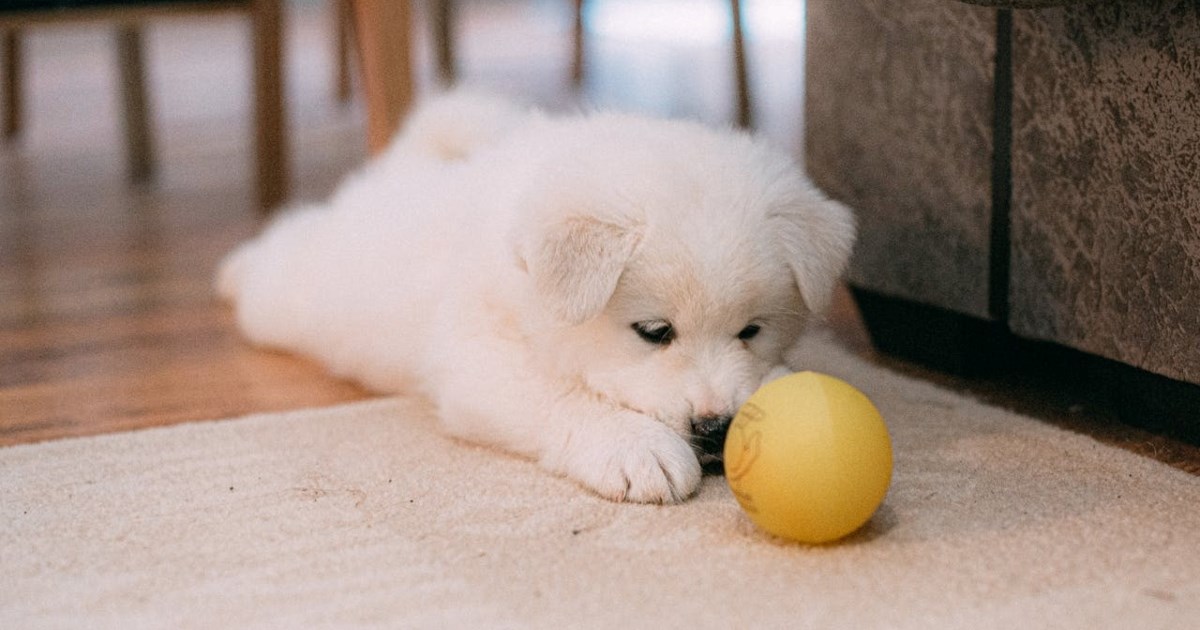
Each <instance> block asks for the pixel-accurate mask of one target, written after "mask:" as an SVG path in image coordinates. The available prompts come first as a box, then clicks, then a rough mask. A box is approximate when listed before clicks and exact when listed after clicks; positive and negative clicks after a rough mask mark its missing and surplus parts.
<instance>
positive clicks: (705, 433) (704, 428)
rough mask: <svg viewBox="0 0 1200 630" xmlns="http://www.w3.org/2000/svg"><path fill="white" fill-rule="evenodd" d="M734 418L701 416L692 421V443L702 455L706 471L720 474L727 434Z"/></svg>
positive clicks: (701, 461)
mask: <svg viewBox="0 0 1200 630" xmlns="http://www.w3.org/2000/svg"><path fill="white" fill-rule="evenodd" d="M732 420H733V416H701V417H699V418H693V419H692V443H693V444H695V446H696V450H698V451H699V452H700V453H699V455H700V463H701V464H702V465H703V466H704V469H705V471H707V472H711V473H718V474H719V473H720V472H722V471H723V470H724V468H723V466H722V462H721V460H722V457H721V453H722V451H723V450H724V448H725V434H726V433H729V423H730V422H731V421H732Z"/></svg>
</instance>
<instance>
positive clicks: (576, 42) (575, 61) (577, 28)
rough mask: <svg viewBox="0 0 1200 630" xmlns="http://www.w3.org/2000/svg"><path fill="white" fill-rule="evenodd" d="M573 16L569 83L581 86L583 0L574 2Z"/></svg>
mask: <svg viewBox="0 0 1200 630" xmlns="http://www.w3.org/2000/svg"><path fill="white" fill-rule="evenodd" d="M574 4H575V15H574V21H573V23H572V24H571V83H572V84H573V85H575V86H576V87H578V86H580V85H582V84H583V52H584V50H583V36H584V28H583V0H574Z"/></svg>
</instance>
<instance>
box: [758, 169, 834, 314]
mask: <svg viewBox="0 0 1200 630" xmlns="http://www.w3.org/2000/svg"><path fill="white" fill-rule="evenodd" d="M806 192H807V193H808V194H806V195H804V196H803V197H802V198H801V199H798V200H795V201H794V202H793V203H790V204H787V206H785V207H783V208H779V209H777V210H775V211H773V212H772V213H771V214H770V218H771V220H772V221H774V222H775V223H776V234H777V235H778V236H779V239H780V242H781V244H782V247H783V251H784V256H785V258H786V260H787V262H788V265H789V266H791V268H792V273H793V274H794V275H795V277H796V284H797V286H798V287H799V288H800V297H802V298H803V299H804V303H805V305H806V306H808V309H809V310H810V311H811V312H813V313H819V312H822V311H824V310H825V309H826V308H828V307H829V303H830V301H831V299H832V297H833V288H834V286H835V285H836V284H837V282H838V279H839V278H840V277H841V275H842V273H843V272H844V271H845V270H846V265H847V263H848V262H849V261H850V252H851V250H852V249H853V247H854V237H855V225H854V215H853V214H852V213H851V212H850V209H849V208H847V207H846V206H844V205H842V204H840V203H838V202H836V201H833V200H832V199H829V198H827V197H825V196H824V195H822V194H821V193H820V192H818V191H816V190H815V189H811V188H810V189H809V190H808V191H806Z"/></svg>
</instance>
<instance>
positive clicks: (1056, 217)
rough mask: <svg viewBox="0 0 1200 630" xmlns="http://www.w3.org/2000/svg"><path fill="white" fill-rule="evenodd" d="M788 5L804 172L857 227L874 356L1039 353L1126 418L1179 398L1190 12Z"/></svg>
mask: <svg viewBox="0 0 1200 630" xmlns="http://www.w3.org/2000/svg"><path fill="white" fill-rule="evenodd" d="M1045 4H1062V5H1065V6H1059V7H1052V8H1039V9H1012V8H995V6H979V5H1009V6H1022V5H1024V6H1029V5H1045ZM808 6H809V9H808V18H809V22H808V48H807V53H806V54H807V77H808V79H807V87H806V131H807V140H806V142H807V144H806V162H807V167H808V170H809V172H810V174H811V175H812V177H813V179H814V181H815V182H816V183H817V185H818V186H820V187H821V188H823V189H824V190H826V191H827V192H828V193H829V194H830V195H831V196H833V197H835V198H837V199H839V200H841V201H843V202H845V203H847V204H848V205H850V206H851V207H853V208H854V209H855V210H856V212H857V214H858V216H859V220H860V229H861V232H862V236H861V242H860V245H859V249H858V250H857V251H856V253H855V257H854V259H853V262H852V264H851V270H850V274H849V279H850V283H851V285H852V288H853V289H854V290H855V293H856V295H858V296H859V298H860V305H861V306H862V307H863V310H864V318H865V319H866V321H867V324H868V327H869V328H870V329H871V332H872V335H873V338H874V339H875V340H876V342H877V344H878V345H879V346H881V347H882V348H884V349H886V350H893V351H898V352H900V353H901V354H905V353H906V351H909V352H908V353H909V354H913V355H914V356H916V357H917V358H922V353H924V356H929V347H930V346H934V345H938V344H941V345H942V346H949V347H944V348H942V351H943V354H942V355H939V356H941V357H943V358H944V357H945V356H956V357H957V359H958V360H957V361H949V362H946V361H943V362H942V365H949V366H951V367H964V366H970V365H974V364H979V363H983V364H986V363H987V362H989V361H996V362H999V358H998V357H997V356H996V354H995V352H994V351H995V350H996V349H997V348H1001V347H1003V348H1008V347H1015V346H1017V345H1020V343H1021V342H1023V341H1036V342H1050V343H1051V344H1053V345H1054V346H1056V347H1061V348H1067V349H1070V350H1071V351H1072V352H1076V351H1077V352H1078V353H1079V355H1080V356H1081V357H1083V358H1084V359H1085V360H1086V359H1089V358H1095V359H1096V361H1092V362H1091V364H1092V365H1105V366H1107V368H1111V369H1106V370H1105V375H1104V376H1103V377H1102V378H1098V379H1097V383H1098V386H1102V387H1108V386H1110V385H1112V384H1113V383H1115V384H1116V385H1115V386H1116V387H1117V388H1118V389H1120V388H1124V389H1125V391H1127V392H1129V394H1128V396H1130V397H1132V398H1130V400H1132V401H1135V402H1131V403H1129V404H1127V405H1126V407H1128V408H1131V409H1133V408H1136V407H1138V406H1139V405H1141V406H1142V407H1146V404H1148V403H1147V401H1151V402H1154V401H1155V399H1163V398H1164V397H1167V398H1173V399H1175V400H1176V401H1178V400H1186V401H1189V404H1190V402H1191V401H1200V394H1198V392H1200V388H1198V387H1197V385H1196V384H1198V383H1200V5H1198V4H1197V3H1195V2H1190V1H1175V2H1157V1H1152V2H1144V1H1139V0H1122V1H1114V2H1085V3H1071V2H1058V3H1055V2H1036V1H1034V2H1028V1H1027V2H1024V3H1011V2H1010V3H1005V2H977V3H973V4H968V3H964V2H957V1H955V0H914V1H909V2H904V3H894V2H887V1H886V0H809V2H808ZM1031 345H1032V344H1031ZM955 353H957V354H955ZM976 367H978V366H976ZM983 367H985V368H986V367H987V366H986V365H984V366H983ZM1147 388H1149V389H1147ZM1135 390H1136V391H1135ZM1158 402H1161V400H1159V401H1158ZM1151 407H1152V408H1154V409H1157V407H1154V406H1153V405H1151ZM1176 407H1180V408H1182V409H1185V412H1184V413H1183V417H1181V418H1178V419H1177V420H1175V421H1173V425H1172V426H1173V430H1176V431H1177V432H1182V433H1184V434H1187V435H1188V437H1189V439H1195V438H1196V437H1197V436H1200V415H1198V414H1195V413H1194V412H1192V411H1190V408H1189V407H1188V406H1187V405H1183V406H1180V405H1176ZM1155 413H1157V412H1155Z"/></svg>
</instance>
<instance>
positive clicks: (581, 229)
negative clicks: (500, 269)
mask: <svg viewBox="0 0 1200 630" xmlns="http://www.w3.org/2000/svg"><path fill="white" fill-rule="evenodd" d="M640 240H641V231H640V230H639V229H637V228H636V227H629V226H622V225H618V224H616V223H610V222H607V221H603V220H600V219H598V218H595V217H590V216H575V217H569V218H566V219H563V220H560V221H558V222H555V223H552V224H550V225H549V226H548V227H547V228H546V229H544V230H543V231H542V232H541V234H538V235H536V236H535V238H534V241H533V242H532V243H531V244H530V247H529V248H528V249H527V251H526V252H525V253H524V255H523V256H522V259H523V260H524V263H525V266H526V268H527V270H528V271H529V273H530V275H532V276H533V280H534V282H535V283H536V286H537V289H538V293H539V294H541V295H542V296H543V297H545V298H546V299H547V301H548V302H549V303H550V306H551V308H553V309H554V310H555V311H556V312H557V314H558V315H559V316H560V317H562V318H563V319H564V320H566V321H568V322H570V323H572V324H580V323H583V322H585V321H587V320H589V319H591V318H593V317H595V316H596V315H598V314H599V313H600V311H601V310H603V309H604V305H605V304H608V300H609V298H611V297H612V294H613V291H615V290H616V288H617V281H618V280H619V279H620V278H621V273H622V272H623V271H624V270H625V265H626V264H627V263H628V262H629V259H630V257H632V256H633V252H634V250H635V249H636V248H637V245H638V242H639V241H640Z"/></svg>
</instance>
